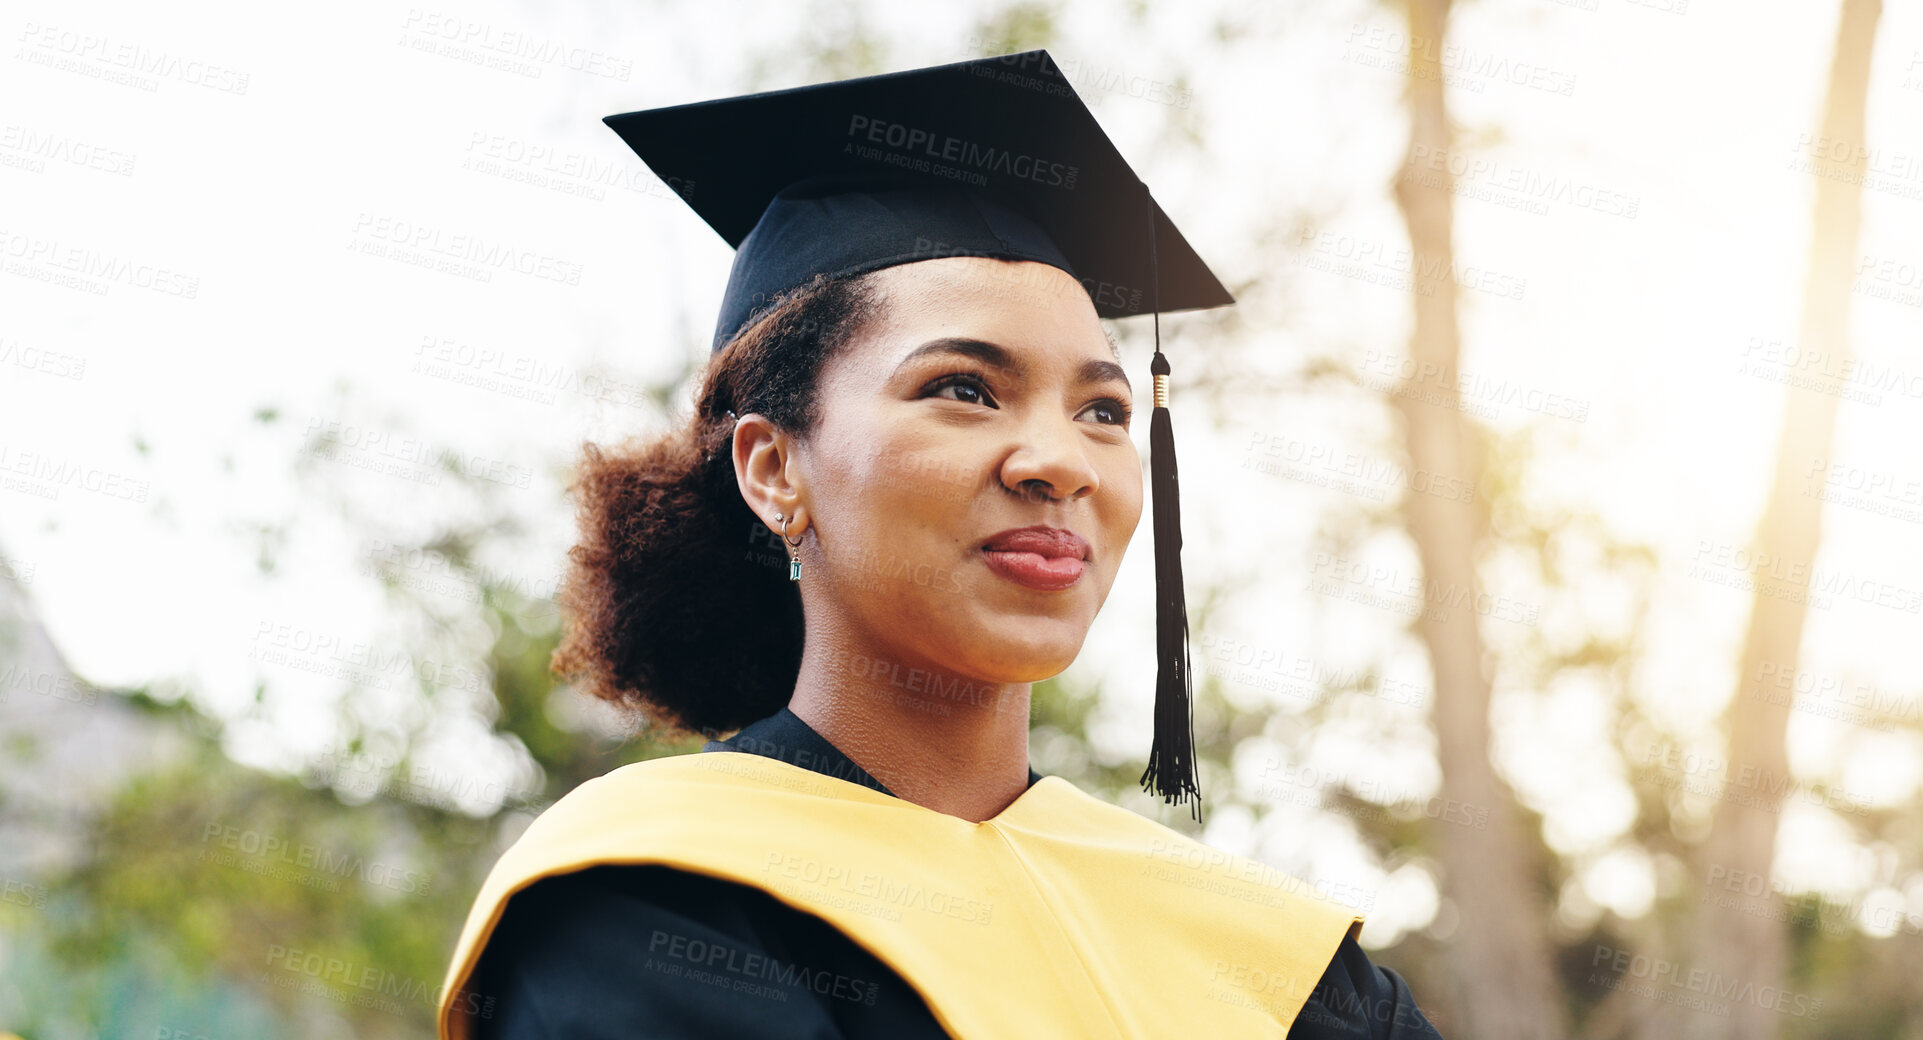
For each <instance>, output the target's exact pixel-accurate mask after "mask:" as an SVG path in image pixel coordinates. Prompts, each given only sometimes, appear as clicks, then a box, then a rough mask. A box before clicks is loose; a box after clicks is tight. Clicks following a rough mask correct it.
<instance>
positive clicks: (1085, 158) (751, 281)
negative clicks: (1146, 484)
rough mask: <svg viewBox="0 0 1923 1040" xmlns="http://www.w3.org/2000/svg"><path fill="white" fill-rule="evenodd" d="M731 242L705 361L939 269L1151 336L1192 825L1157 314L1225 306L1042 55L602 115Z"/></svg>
mask: <svg viewBox="0 0 1923 1040" xmlns="http://www.w3.org/2000/svg"><path fill="white" fill-rule="evenodd" d="M604 121H605V122H606V123H607V124H608V126H609V127H611V128H613V129H614V131H615V132H616V133H618V134H620V135H621V138H622V140H624V141H626V142H627V143H628V145H629V147H631V148H633V149H634V151H635V153H636V154H638V155H639V156H640V157H641V159H642V161H644V162H646V163H647V164H648V167H649V168H650V169H652V170H653V171H654V172H655V174H656V175H657V176H659V177H660V178H661V179H662V180H663V181H664V182H665V183H667V184H668V185H670V186H672V187H674V188H675V190H676V191H678V192H679V193H680V195H681V197H682V199H683V200H684V201H686V202H687V203H688V205H690V206H692V207H693V208H694V211H695V212H696V213H699V214H700V215H701V217H702V219H704V220H706V221H707V222H708V225H709V226H710V227H712V228H714V229H715V230H716V231H717V232H719V233H720V234H721V237H722V238H723V239H725V240H726V241H727V242H728V244H729V245H731V246H734V247H736V250H737V251H736V253H735V259H734V267H733V270H732V272H731V273H730V275H729V279H728V288H727V292H726V294H725V295H724V297H723V299H722V303H721V312H720V316H719V319H718V320H717V322H716V324H715V334H714V349H715V350H717V351H718V350H720V349H722V348H723V347H725V346H727V344H728V343H729V342H730V341H731V340H732V339H733V337H734V335H735V334H736V333H737V332H739V331H740V329H741V328H742V326H743V325H744V324H746V323H747V321H748V320H749V319H750V318H751V317H753V316H754V314H755V312H756V310H757V309H759V308H761V307H763V306H765V305H766V304H767V303H769V302H771V301H773V300H774V299H775V298H776V297H777V296H779V295H780V294H782V293H784V292H786V291H788V290H791V289H795V288H798V287H800V286H801V285H803V284H805V283H806V282H808V281H809V279H811V278H812V277H813V276H815V275H817V274H829V275H847V274H855V273H859V272H863V271H870V270H875V269H878V268H882V267H888V266H892V265H895V264H904V263H913V262H915V261H917V260H931V259H936V258H938V257H946V256H958V255H970V256H975V255H979V256H991V257H1001V258H1004V259H1016V260H1035V261H1039V262H1042V263H1046V264H1050V265H1052V266H1055V267H1058V268H1061V269H1062V270H1064V271H1067V272H1068V273H1069V274H1071V275H1074V276H1075V277H1076V278H1077V279H1079V280H1080V281H1081V283H1082V286H1083V288H1084V289H1086V290H1087V291H1088V294H1089V298H1090V299H1091V300H1092V301H1093V302H1094V305H1095V310H1096V313H1097V314H1099V315H1101V316H1102V317H1105V318H1115V317H1124V316H1127V315H1130V314H1139V313H1145V312H1146V313H1150V314H1155V315H1157V317H1158V320H1157V322H1156V329H1155V331H1156V345H1155V356H1154V359H1153V362H1152V363H1151V366H1150V371H1151V372H1152V374H1153V375H1154V376H1155V381H1154V387H1155V391H1154V402H1155V404H1154V410H1153V411H1152V413H1151V415H1150V425H1149V458H1150V493H1151V495H1152V496H1153V508H1154V524H1155V578H1156V637H1157V642H1156V646H1157V659H1158V669H1157V678H1156V692H1155V738H1154V742H1153V744H1152V746H1151V749H1150V753H1149V763H1148V769H1147V770H1146V771H1145V772H1144V773H1143V774H1142V782H1143V783H1144V785H1146V786H1150V787H1151V788H1152V789H1153V790H1154V791H1155V792H1156V793H1157V794H1160V795H1161V796H1162V797H1163V798H1164V799H1165V800H1168V801H1171V802H1177V803H1179V802H1181V801H1183V800H1184V799H1186V798H1188V797H1190V796H1193V797H1194V799H1195V805H1194V809H1195V813H1196V817H1197V819H1199V818H1200V811H1201V797H1200V790H1199V788H1198V787H1197V785H1196V779H1195V754H1194V735H1193V720H1192V717H1191V708H1190V675H1189V671H1190V668H1189V654H1188V614H1187V610H1186V605H1185V602H1184V597H1183V590H1182V570H1181V544H1182V535H1181V521H1180V510H1179V506H1178V495H1177V481H1176V467H1175V449H1174V442H1173V435H1172V433H1171V430H1170V424H1169V418H1168V409H1167V403H1168V401H1167V375H1168V371H1169V368H1168V360H1167V359H1166V358H1165V357H1164V356H1163V355H1162V349H1161V325H1160V321H1159V315H1160V312H1162V311H1182V310H1193V309H1197V308H1205V307H1219V306H1222V305H1224V304H1229V303H1233V302H1235V301H1234V298H1233V297H1231V296H1230V295H1229V293H1228V290H1227V289H1225V288H1223V287H1222V283H1221V282H1220V281H1218V280H1217V279H1216V277H1215V275H1214V274H1213V273H1211V272H1210V271H1209V269H1208V266H1207V265H1206V264H1204V263H1203V262H1202V260H1201V258H1200V257H1198V256H1196V254H1195V250H1194V249H1192V248H1191V247H1190V246H1189V244H1188V242H1187V240H1186V239H1184V238H1183V237H1182V233H1181V232H1180V231H1178V230H1176V228H1175V225H1174V224H1173V223H1171V222H1170V221H1169V219H1168V217H1167V215H1165V214H1164V213H1163V212H1162V210H1161V207H1160V206H1158V205H1156V203H1155V200H1154V199H1153V198H1152V197H1151V196H1150V195H1149V192H1148V188H1147V186H1146V185H1144V184H1143V183H1142V182H1141V180H1140V179H1139V178H1138V177H1136V175H1135V171H1134V170H1133V169H1131V168H1130V167H1129V165H1128V163H1127V161H1126V160H1124V159H1123V158H1122V156H1121V153H1119V152H1117V151H1116V150H1115V146H1114V145H1113V144H1111V143H1110V142H1109V139H1108V135H1106V134H1104V133H1103V132H1102V128H1101V126H1100V125H1099V124H1098V123H1096V121H1095V117H1094V115H1093V114H1092V113H1091V112H1089V110H1088V106H1086V105H1085V104H1083V103H1082V100H1081V98H1079V97H1078V96H1076V94H1075V90H1074V88H1073V87H1071V86H1070V85H1069V83H1068V81H1067V79H1066V78H1064V77H1063V76H1062V73H1061V71H1060V69H1058V68H1057V67H1056V65H1055V62H1054V60H1053V59H1052V58H1050V57H1049V54H1048V52H1047V51H1042V50H1037V51H1028V52H1025V53H1022V54H1010V55H1004V56H1000V57H993V58H982V59H979V60H975V61H965V62H957V63H955V64H952V65H940V66H936V67H933V68H926V69H913V70H910V71H907V72H895V73H889V74H887V75H881V76H864V77H861V78H858V79H848V80H840V81H837V82H833V83H821V84H815V85H812V86H806V87H797V88H794V89H791V90H776V91H769V92H766V93H761V94H749V95H745V96H742V97H733V98H722V99H720V100H716V101H703V102H698V103H695V104H688V105H676V106H673V107H669V108H657V109H650V110H647V111H642V112H628V113H623V114H620V115H611V116H608V117H607V118H606V119H605V120H604Z"/></svg>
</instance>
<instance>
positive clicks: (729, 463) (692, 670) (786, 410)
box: [549, 274, 882, 737]
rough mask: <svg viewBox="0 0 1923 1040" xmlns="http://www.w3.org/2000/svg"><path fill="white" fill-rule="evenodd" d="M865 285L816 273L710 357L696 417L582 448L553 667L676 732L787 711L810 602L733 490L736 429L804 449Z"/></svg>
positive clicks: (716, 731) (856, 319)
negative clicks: (650, 433) (740, 423)
mask: <svg viewBox="0 0 1923 1040" xmlns="http://www.w3.org/2000/svg"><path fill="white" fill-rule="evenodd" d="M881 306H882V300H881V294H880V292H879V291H878V290H877V289H876V288H875V287H874V285H873V283H872V281H871V280H870V277H869V275H867V274H858V275H852V276H847V277H842V278H829V277H827V276H825V275H818V276H816V277H815V279H814V280H813V281H812V282H810V283H808V284H807V285H804V286H802V287H800V288H799V289H796V290H794V291H792V292H789V293H787V294H785V295H783V296H781V297H779V298H777V299H776V300H775V301H773V302H772V303H771V304H770V305H769V306H768V307H767V308H766V309H765V310H764V311H763V312H762V313H761V314H760V316H758V317H757V318H756V319H754V320H753V321H751V322H750V323H749V324H748V325H746V326H745V327H744V328H742V329H741V330H740V332H738V333H737V334H736V336H735V338H734V339H733V340H731V341H730V342H729V343H728V345H727V346H726V347H724V348H722V350H720V351H719V352H718V353H716V354H715V355H714V356H713V357H711V358H710V359H709V361H708V366H707V370H706V372H705V374H704V375H703V377H702V379H701V382H700V386H699V388H698V390H697V391H696V393H695V401H694V412H693V415H692V416H691V417H690V419H689V421H688V422H687V423H686V424H684V425H682V426H680V427H679V428H677V429H674V430H672V431H670V432H668V433H667V434H665V435H661V436H657V437H652V438H650V437H635V438H629V439H627V440H624V441H622V442H621V443H619V444H617V445H614V446H612V447H610V448H605V449H604V448H602V447H600V446H597V445H595V444H594V443H592V442H584V443H583V444H582V454H581V459H580V462H579V463H578V464H577V468H576V475H575V479H574V481H573V483H571V484H570V485H569V488H568V490H569V491H570V492H571V493H574V494H576V496H577V498H578V500H579V512H578V525H579V529H580V538H579V541H578V543H577V544H576V545H575V546H574V547H573V548H571V549H569V550H568V559H569V560H570V561H571V562H570V564H569V566H568V569H567V573H566V575H565V576H564V578H563V580H562V582H561V587H560V589H559V592H558V594H557V596H556V599H557V602H558V604H559V606H560V608H561V612H562V617H563V619H564V623H565V629H564V632H563V634H562V638H561V642H560V644H559V645H558V646H557V647H556V648H555V651H554V655H553V657H552V658H551V659H550V661H549V667H550V669H551V670H553V671H554V673H555V674H556V675H559V676H561V677H562V678H564V679H568V680H570V681H572V682H573V683H574V684H575V686H576V687H577V688H578V689H580V690H582V691H583V692H586V693H588V694H591V695H593V696H595V697H598V698H601V699H602V700H605V701H608V702H610V703H612V704H614V705H616V706H618V707H621V708H624V709H629V710H633V711H637V712H638V713H639V714H640V715H642V716H643V717H644V718H645V719H646V720H647V722H648V724H649V725H650V727H651V728H655V729H657V730H665V731H666V732H667V733H668V734H670V735H677V736H678V735H687V734H690V733H701V734H703V735H705V736H709V737H716V736H720V735H721V734H722V733H723V732H726V731H732V730H737V729H740V728H741V727H742V726H745V725H747V724H748V723H750V722H753V721H754V720H756V719H759V718H763V717H765V716H768V715H772V714H773V713H775V712H776V711H778V710H780V708H781V707H782V706H783V705H785V704H787V703H788V699H789V697H790V696H792V695H793V693H794V686H795V678H796V676H797V675H798V674H799V672H800V668H801V648H802V615H801V596H800V594H799V592H798V591H797V590H796V588H795V586H794V585H793V583H791V582H789V581H788V578H787V571H788V558H787V555H786V552H787V550H786V549H785V547H783V546H782V544H781V540H780V536H779V535H774V534H772V533H771V532H770V531H769V530H768V528H767V526H766V525H765V524H764V523H763V522H762V521H761V520H760V519H759V518H757V517H756V516H755V515H754V513H753V512H752V511H750V510H749V508H748V504H747V502H746V501H744V500H743V499H742V497H741V489H740V487H739V486H738V485H737V483H736V482H735V473H734V458H733V451H732V450H731V448H732V445H733V443H734V425H735V420H734V419H732V418H730V417H729V415H728V413H729V412H733V413H734V414H735V415H747V414H749V413H751V412H755V413H759V414H761V415H765V416H767V417H768V419H769V421H770V422H772V423H773V424H774V425H775V426H776V427H778V428H779V429H782V430H784V431H786V432H788V433H790V434H793V435H795V436H797V437H799V438H801V439H803V440H804V441H805V440H806V439H807V437H808V435H809V434H810V433H811V432H812V431H813V430H814V429H815V423H816V421H817V419H818V418H819V414H818V409H817V406H816V393H815V387H816V383H817V382H818V380H819V378H820V374H821V369H822V366H823V362H825V361H826V360H827V358H829V357H830V356H832V355H833V354H834V353H835V352H836V351H838V350H840V349H841V348H842V347H843V346H844V345H846V343H847V342H848V341H849V340H850V339H851V338H852V337H853V335H854V334H855V333H856V332H858V331H860V330H861V329H862V328H864V327H866V325H867V324H868V323H869V322H870V321H871V320H873V319H874V318H875V317H876V315H878V314H879V313H880V309H881Z"/></svg>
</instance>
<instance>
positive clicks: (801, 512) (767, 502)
mask: <svg viewBox="0 0 1923 1040" xmlns="http://www.w3.org/2000/svg"><path fill="white" fill-rule="evenodd" d="M797 443H798V442H797V441H796V439H795V438H794V437H793V436H791V435H790V434H788V432H787V431H785V430H782V429H780V428H778V427H777V426H775V424H774V423H772V422H770V421H769V420H768V417H767V416H764V415H762V414H761V413H759V412H750V413H748V414H747V415H744V416H741V417H740V418H739V419H737V420H736V421H735V427H734V476H735V484H736V486H737V487H739V488H740V489H741V498H742V501H744V502H746V503H748V508H749V509H751V510H753V511H754V514H755V515H756V516H757V517H760V518H761V520H762V522H763V523H765V524H767V525H768V529H769V530H771V531H775V532H777V533H779V532H780V530H781V521H779V520H776V519H775V514H776V513H779V514H781V515H782V516H784V517H786V518H787V519H788V537H790V538H798V537H800V535H801V532H802V531H804V530H806V529H807V526H808V523H807V516H806V515H805V513H806V507H805V506H804V505H803V503H802V499H803V497H804V495H803V484H804V481H803V480H802V479H801V477H800V474H799V469H800V466H799V459H798V458H797V456H796V454H795V449H796V447H797Z"/></svg>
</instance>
